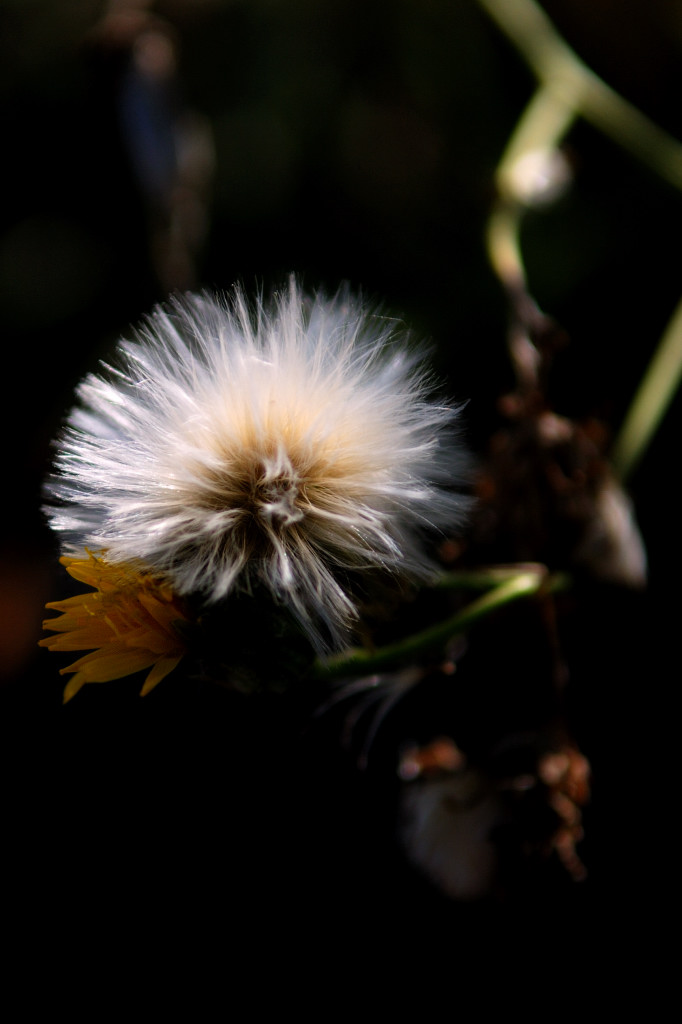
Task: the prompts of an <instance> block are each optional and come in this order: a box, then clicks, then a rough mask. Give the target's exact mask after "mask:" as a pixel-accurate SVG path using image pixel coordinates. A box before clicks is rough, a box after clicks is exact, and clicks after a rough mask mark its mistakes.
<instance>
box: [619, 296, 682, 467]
mask: <svg viewBox="0 0 682 1024" xmlns="http://www.w3.org/2000/svg"><path fill="white" fill-rule="evenodd" d="M681 379H682V301H681V302H680V303H679V304H678V306H677V309H676V310H675V312H674V313H673V316H672V319H671V320H670V322H669V324H668V326H667V327H666V329H665V332H664V334H663V337H662V338H661V340H660V342H659V344H658V348H657V350H656V352H655V354H654V357H653V359H652V360H651V362H650V364H649V367H648V369H647V371H646V373H645V374H644V377H643V378H642V380H641V382H640V385H639V388H638V389H637V393H636V395H635V397H634V399H633V401H632V403H631V405H630V409H629V411H628V413H627V415H626V417H625V420H624V422H623V425H622V427H621V429H620V432H619V434H618V437H617V438H616V440H615V442H614V446H613V450H612V452H611V461H612V463H613V466H614V468H615V471H616V473H617V474H618V476H619V477H620V479H621V480H622V481H623V482H625V481H626V480H627V479H628V478H629V477H630V476H631V475H632V473H633V471H634V470H635V468H636V466H637V465H638V464H639V462H640V460H641V458H642V456H643V455H644V452H645V451H646V449H647V447H648V445H649V442H650V441H651V438H652V437H653V436H654V434H655V433H656V430H657V428H658V426H659V424H660V422H661V420H662V419H663V416H664V415H665V412H666V410H667V409H668V406H669V405H670V402H671V401H672V398H673V396H674V394H675V392H676V390H677V388H678V385H679V383H680V380H681Z"/></svg>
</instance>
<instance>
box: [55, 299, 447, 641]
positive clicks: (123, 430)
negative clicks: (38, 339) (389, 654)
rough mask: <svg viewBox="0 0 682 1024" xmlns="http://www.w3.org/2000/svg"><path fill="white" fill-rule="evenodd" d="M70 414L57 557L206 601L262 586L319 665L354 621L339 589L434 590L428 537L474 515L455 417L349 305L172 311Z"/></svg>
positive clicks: (195, 306)
mask: <svg viewBox="0 0 682 1024" xmlns="http://www.w3.org/2000/svg"><path fill="white" fill-rule="evenodd" d="M78 400H79V404H78V407H77V408H76V409H74V411H73V412H72V413H71V415H70V417H69V421H68V425H67V427H66V429H65V431H64V433H63V435H62V437H61V439H60V442H59V450H58V454H57V457H56V460H55V473H54V475H53V476H52V478H51V479H50V481H49V482H48V485H47V489H48V493H49V494H50V497H51V505H50V507H49V508H48V510H47V511H48V515H49V518H50V520H51V524H52V526H53V528H54V529H55V530H57V531H58V532H59V533H60V534H61V536H62V537H63V540H64V545H65V548H66V549H67V550H77V551H78V550H82V549H83V548H84V547H87V548H91V549H104V550H106V552H107V559H108V560H110V561H113V562H116V561H122V562H125V563H127V564H130V563H135V562H138V561H139V562H140V563H142V564H143V565H145V566H147V567H149V568H150V569H151V570H153V571H154V572H156V573H160V574H163V575H165V576H167V577H168V578H169V580H170V581H171V583H172V585H173V587H174V588H175V589H176V591H177V592H178V593H180V594H190V593H196V594H201V595H203V596H204V598H205V599H207V600H208V601H217V600H220V599H221V598H224V597H226V596H227V595H228V594H230V593H231V592H232V591H233V590H234V589H235V588H238V587H240V588H245V589H249V588H250V587H252V586H253V585H254V584H256V583H259V584H264V585H265V587H266V588H267V589H268V590H269V591H270V592H271V593H272V594H273V595H274V597H275V598H276V599H277V600H278V601H281V602H283V603H284V604H285V605H286V606H287V607H289V608H290V610H291V611H292V612H293V613H294V615H295V616H296V617H297V618H298V620H299V621H300V622H301V623H302V624H303V626H304V628H305V629H306V631H307V632H308V633H309V635H310V637H311V639H312V640H313V641H314V642H315V643H316V645H317V646H318V647H324V646H325V644H327V645H331V646H338V645H339V644H340V643H342V642H344V640H345V639H346V638H347V635H348V629H349V627H350V626H351V625H352V622H353V620H354V618H355V616H356V598H355V596H354V594H353V593H351V590H350V588H349V587H348V586H347V584H346V582H345V578H346V574H348V573H355V572H357V571H367V570H381V571H383V572H388V573H397V574H400V575H403V576H405V577H407V578H412V579H417V580H424V579H427V578H428V576H429V574H430V573H431V572H432V571H433V566H432V565H431V563H430V562H429V561H428V559H427V558H426V556H425V552H424V545H423V539H424V535H425V534H426V533H428V532H429V531H433V530H440V531H444V530H445V531H448V532H450V531H452V530H454V529H456V528H457V527H458V525H460V524H461V521H462V518H463V515H464V513H465V510H466V506H467V499H466V498H464V497H463V496H462V495H461V493H459V492H458V490H457V487H458V485H459V484H461V479H462V474H463V471H464V467H465V460H464V457H463V452H462V447H461V444H460V442H459V439H458V437H457V431H456V429H455V421H456V419H457V415H458V409H457V408H456V407H454V406H452V405H448V404H447V403H440V402H438V401H436V400H434V398H433V388H432V385H431V383H430V379H429V376H428V374H427V372H426V371H425V370H424V369H423V360H422V357H421V355H420V353H419V352H415V350H414V349H412V348H411V347H410V345H409V343H408V342H407V341H406V339H405V333H404V330H403V329H402V328H400V327H399V326H398V325H397V324H396V322H395V321H393V320H390V319H387V318H385V317H382V316H379V315H374V314H372V313H370V312H368V311H367V310H366V309H365V308H364V307H363V305H362V304H361V303H360V302H359V301H358V300H356V299H354V298H353V297H352V296H350V295H349V294H347V293H344V292H342V293H340V294H339V295H338V296H336V297H335V298H332V299H325V298H324V297H322V296H317V297H314V298H312V299H306V298H304V297H303V296H302V294H301V293H300V291H299V289H298V287H297V286H296V284H295V283H294V282H293V281H292V283H291V285H290V288H289V290H288V291H285V292H283V293H282V294H280V295H278V296H275V298H274V299H273V301H272V303H271V304H270V305H266V304H264V303H263V302H262V301H260V302H258V303H257V304H256V305H255V307H254V308H249V306H248V304H247V302H246V299H245V297H244V294H243V293H242V291H241V290H240V289H236V290H235V291H234V292H233V293H232V295H231V296H218V297H216V296H211V295H208V294H204V295H195V296H188V297H185V298H182V299H175V300H173V301H172V302H171V303H169V304H168V305H167V306H165V307H157V308H156V309H155V310H154V312H153V314H152V315H151V316H150V317H149V319H148V320H147V321H146V322H145V324H144V325H143V326H142V327H141V328H140V329H139V330H138V331H137V333H136V334H135V336H134V337H133V338H132V340H130V341H124V342H122V343H121V345H120V346H119V350H118V353H117V357H116V359H115V361H114V363H113V364H112V365H111V366H109V367H106V368H105V371H104V372H103V373H101V374H92V375H90V376H88V377H87V378H86V379H85V380H84V381H83V383H82V384H81V385H80V387H79V389H78Z"/></svg>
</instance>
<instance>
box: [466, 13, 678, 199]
mask: <svg viewBox="0 0 682 1024" xmlns="http://www.w3.org/2000/svg"><path fill="white" fill-rule="evenodd" d="M479 3H480V4H481V6H482V7H483V8H485V10H486V11H487V12H488V14H489V15H490V17H491V18H492V19H493V20H494V21H495V22H496V24H497V25H498V27H499V28H500V29H501V30H502V31H503V32H504V33H505V35H506V36H507V37H508V38H509V39H510V40H511V41H512V42H513V43H514V45H515V46H516V47H517V49H518V50H519V51H520V52H521V54H522V56H523V57H524V58H525V60H526V62H527V63H528V65H529V67H530V68H531V69H532V70H533V71H534V72H535V74H536V75H537V77H538V79H539V80H540V81H541V82H543V83H545V84H546V85H548V84H550V83H551V84H552V87H553V89H554V90H555V91H556V93H557V95H562V94H563V97H564V101H565V102H566V103H567V105H568V106H569V107H572V108H573V109H575V111H576V113H577V114H579V115H580V116H581V117H584V118H585V120H586V121H589V122H590V123H591V124H593V125H594V127H595V128H598V129H599V130H600V131H602V132H604V134H605V135H608V136H609V137H610V138H611V139H613V140H614V142H617V143H618V144H619V145H621V146H623V148H624V149H627V150H629V151H630V152H631V153H632V154H633V155H634V156H636V157H638V159H640V160H641V161H642V162H643V163H645V164H648V166H649V167H651V168H652V169H653V170H654V171H656V172H657V173H658V174H660V175H661V177H663V178H665V180H666V181H668V182H670V183H671V184H672V185H674V186H675V187H676V188H682V144H680V143H679V142H678V141H677V140H676V139H674V138H673V137H672V136H671V135H669V134H668V133H667V132H666V131H664V130H663V129H662V128H660V127H659V126H658V125H657V124H655V123H654V122H653V121H651V120H650V119H649V118H648V117H647V116H646V115H645V114H643V113H642V112H641V111H640V110H638V109H637V107H635V106H633V105H632V104H631V103H629V102H628V101H627V100H626V99H623V97H622V96H620V95H619V94H618V93H617V92H615V91H614V90H613V89H611V88H610V86H608V85H607V84H606V82H604V81H603V80H602V79H601V78H599V76H598V75H596V74H595V73H594V71H592V70H591V69H590V68H588V67H587V65H586V64H584V63H583V62H582V61H581V60H580V58H579V57H578V55H577V54H576V53H575V52H574V51H573V50H572V49H571V48H570V46H568V45H567V44H566V43H565V42H564V40H563V39H562V38H561V36H560V35H559V33H558V32H557V30H556V29H555V28H554V25H553V24H552V22H551V21H550V19H549V18H548V17H547V15H546V14H545V12H544V11H543V10H542V9H541V8H540V7H539V6H538V5H537V4H536V3H535V2H534V0H479Z"/></svg>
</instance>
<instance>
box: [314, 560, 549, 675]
mask: <svg viewBox="0 0 682 1024" xmlns="http://www.w3.org/2000/svg"><path fill="white" fill-rule="evenodd" d="M568 582H569V581H568V577H567V576H565V575H564V574H561V573H556V574H553V575H549V573H548V572H547V570H546V569H545V567H544V566H537V567H535V566H534V567H533V568H532V569H528V570H527V571H525V572H520V573H519V572H517V573H516V574H515V575H514V576H512V577H511V579H507V580H505V581H504V582H503V583H499V584H498V585H497V586H495V587H493V588H492V589H491V590H489V591H488V593H486V594H483V596H482V597H478V598H476V600H475V601H472V602H471V604H468V605H467V606H466V607H465V608H462V609H461V610H460V611H458V612H456V613H455V614H454V615H452V616H450V618H448V619H446V620H445V621H444V622H439V623H436V624H435V625H434V626H430V627H428V628H427V629H425V630H422V631H421V632H420V633H414V634H412V635H411V636H408V637H405V638H404V639H403V640H399V641H397V642H396V643H394V644H387V645H386V646H385V647H380V648H378V649H377V650H375V651H367V650H359V649H356V650H352V651H344V652H343V653H342V654H339V655H336V656H335V657H332V658H328V659H326V660H325V661H321V662H318V663H317V666H316V669H315V675H316V676H318V677H319V678H322V679H325V680H327V679H339V678H344V677H347V676H358V675H371V674H372V673H374V672H380V671H383V670H385V669H388V668H393V667H395V666H396V665H400V664H406V663H409V662H410V661H411V660H415V659H417V658H419V657H420V656H423V655H425V654H428V653H429V652H432V651H434V650H438V649H442V648H443V647H444V646H445V645H446V644H447V643H448V642H449V641H450V640H451V639H452V638H453V637H455V636H457V635H458V634H459V633H462V632H463V631H464V630H465V629H468V628H469V627H470V626H472V625H474V623H476V622H478V621H479V620H480V619H482V618H485V617H486V616H487V615H490V614H491V613H492V612H494V611H496V610H497V609H498V608H501V607H503V606H504V605H506V604H509V603H510V602H511V601H517V600H519V598H522V597H529V596H530V595H532V594H537V593H538V592H540V591H545V592H554V591H557V590H561V589H565V588H566V587H567V586H568Z"/></svg>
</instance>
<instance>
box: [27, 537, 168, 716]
mask: <svg viewBox="0 0 682 1024" xmlns="http://www.w3.org/2000/svg"><path fill="white" fill-rule="evenodd" d="M102 554H103V553H102ZM60 561H61V563H62V565H64V566H66V571H67V572H68V573H69V575H70V576H73V578H74V579H76V580H79V581H80V582H81V583H87V584H88V586H90V587H94V588H95V589H94V592H92V593H87V594H79V595H77V596H76V597H69V598H67V599H66V600H65V601H52V602H50V604H48V605H46V607H47V608H50V609H54V610H55V611H58V612H61V613H62V614H61V615H60V616H59V617H58V618H54V619H47V621H46V622H44V623H43V627H44V628H45V629H51V630H53V631H54V632H55V633H56V634H57V635H56V636H49V637H45V639H44V640H41V641H40V646H41V647H48V648H49V649H50V650H51V651H85V650H90V651H91V653H90V654H86V655H85V656H84V657H83V658H79V659H78V661H74V663H73V664H72V665H69V666H68V667H67V668H63V669H62V670H61V674H62V675H64V673H66V672H75V673H76V674H75V675H74V677H73V679H71V680H70V682H69V683H68V685H67V686H66V688H65V690H64V703H66V701H68V700H71V698H72V697H73V696H74V695H75V694H76V693H78V691H79V690H80V688H81V686H83V685H84V684H85V683H105V682H109V681H110V680H111V679H120V678H122V677H123V676H129V675H132V674H133V673H134V672H141V671H143V670H144V669H151V671H150V672H149V674H148V675H147V678H146V680H145V682H144V686H143V687H142V690H141V693H142V696H144V695H145V694H147V693H149V691H150V690H152V689H153V688H154V687H155V686H156V685H157V684H158V683H160V682H161V680H162V679H164V678H165V677H166V676H167V675H168V673H169V672H172V671H173V669H174V668H175V667H176V665H177V664H178V662H179V661H180V659H181V658H182V656H183V655H184V654H185V653H186V650H187V644H186V643H185V641H184V639H183V637H182V635H181V633H179V632H178V630H177V628H176V627H177V625H178V624H182V623H186V622H187V621H188V619H187V616H186V614H185V612H184V610H183V606H182V604H181V603H180V601H179V600H178V598H177V597H176V596H175V595H174V593H173V591H172V589H171V588H170V586H168V584H167V583H165V582H164V581H163V580H160V579H159V578H158V577H155V576H153V575H151V574H150V573H148V572H145V571H144V570H140V569H137V568H133V567H132V566H130V565H125V564H120V563H119V564H112V563H109V562H107V561H105V559H104V558H102V557H96V556H95V555H93V554H91V553H89V554H88V557H87V558H86V557H81V558H70V557H68V556H65V557H64V558H61V559H60Z"/></svg>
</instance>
